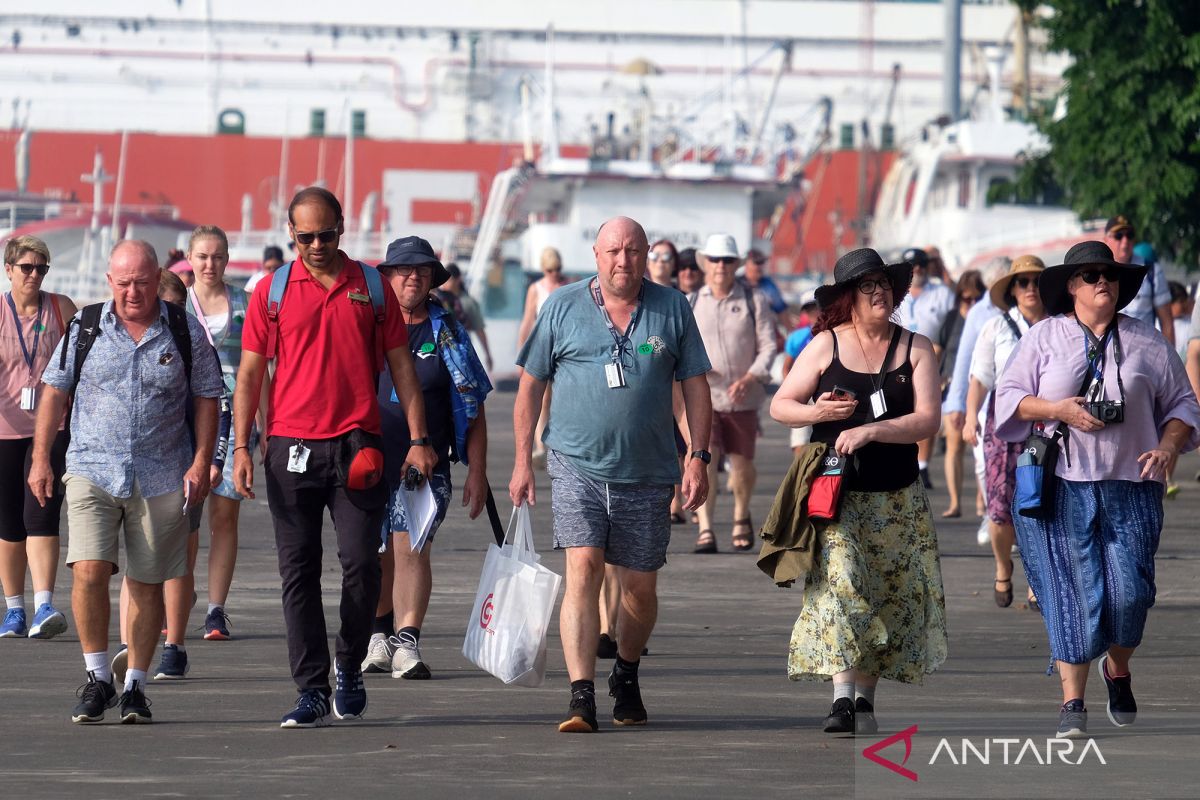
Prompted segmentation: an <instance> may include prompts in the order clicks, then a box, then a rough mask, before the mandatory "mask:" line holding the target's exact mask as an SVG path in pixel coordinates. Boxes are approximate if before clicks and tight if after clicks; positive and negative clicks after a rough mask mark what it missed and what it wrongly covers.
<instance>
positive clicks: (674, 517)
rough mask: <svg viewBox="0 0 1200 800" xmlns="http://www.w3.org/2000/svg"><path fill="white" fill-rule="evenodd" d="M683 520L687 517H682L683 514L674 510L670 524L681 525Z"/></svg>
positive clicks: (685, 520)
mask: <svg viewBox="0 0 1200 800" xmlns="http://www.w3.org/2000/svg"><path fill="white" fill-rule="evenodd" d="M685 522H687V518H686V517H684V516H683V514H680V513H679V512H675V513H674V514H672V515H671V524H672V525H682V524H684V523H685Z"/></svg>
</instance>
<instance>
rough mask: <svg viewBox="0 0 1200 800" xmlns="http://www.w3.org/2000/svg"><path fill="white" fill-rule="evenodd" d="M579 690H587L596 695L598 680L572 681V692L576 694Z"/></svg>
mask: <svg viewBox="0 0 1200 800" xmlns="http://www.w3.org/2000/svg"><path fill="white" fill-rule="evenodd" d="M577 692H587V693H588V694H590V695H595V694H596V682H595V681H571V694H572V695H574V694H576V693H577Z"/></svg>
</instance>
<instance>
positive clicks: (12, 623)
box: [0, 608, 29, 639]
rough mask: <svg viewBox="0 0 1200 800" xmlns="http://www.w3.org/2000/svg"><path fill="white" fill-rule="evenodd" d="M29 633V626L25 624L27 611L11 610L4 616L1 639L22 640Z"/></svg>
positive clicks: (20, 609) (1, 625)
mask: <svg viewBox="0 0 1200 800" xmlns="http://www.w3.org/2000/svg"><path fill="white" fill-rule="evenodd" d="M28 633H29V626H28V625H27V624H26V622H25V609H23V608H10V609H9V610H8V613H7V614H5V615H4V623H3V624H0V639H16V638H17V637H20V638H22V639H24V638H25V636H26V635H27V634H28Z"/></svg>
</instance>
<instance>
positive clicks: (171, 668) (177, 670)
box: [154, 644, 188, 681]
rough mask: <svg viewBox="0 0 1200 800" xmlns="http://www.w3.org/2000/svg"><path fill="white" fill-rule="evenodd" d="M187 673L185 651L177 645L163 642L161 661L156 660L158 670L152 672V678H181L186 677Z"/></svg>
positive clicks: (167, 679)
mask: <svg viewBox="0 0 1200 800" xmlns="http://www.w3.org/2000/svg"><path fill="white" fill-rule="evenodd" d="M187 673H188V663H187V651H186V650H180V649H179V647H178V645H173V644H164V645H163V651H162V661H160V662H158V670H157V671H156V672H155V673H154V680H156V681H163V680H166V681H178V680H183V679H184V678H185V677H187Z"/></svg>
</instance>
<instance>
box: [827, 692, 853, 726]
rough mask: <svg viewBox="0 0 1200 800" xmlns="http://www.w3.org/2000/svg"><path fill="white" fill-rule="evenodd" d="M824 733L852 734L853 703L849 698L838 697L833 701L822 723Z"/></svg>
mask: <svg viewBox="0 0 1200 800" xmlns="http://www.w3.org/2000/svg"><path fill="white" fill-rule="evenodd" d="M822 730H824V731H825V732H826V733H854V701H853V700H851V699H850V698H849V697H839V698H838V699H837V700H834V701H833V708H831V709H829V716H828V717H826V718H825V722H824V723H822Z"/></svg>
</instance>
